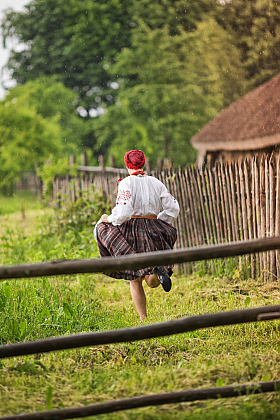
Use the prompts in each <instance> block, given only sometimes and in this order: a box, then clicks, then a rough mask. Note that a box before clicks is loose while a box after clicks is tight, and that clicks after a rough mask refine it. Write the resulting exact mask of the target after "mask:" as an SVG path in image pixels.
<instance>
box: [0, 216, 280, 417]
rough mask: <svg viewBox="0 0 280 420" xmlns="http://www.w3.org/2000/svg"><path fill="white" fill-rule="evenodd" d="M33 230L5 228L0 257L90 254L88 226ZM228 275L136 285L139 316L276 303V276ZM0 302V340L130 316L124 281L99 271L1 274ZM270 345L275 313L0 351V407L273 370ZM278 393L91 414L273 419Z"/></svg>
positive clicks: (153, 318) (130, 322) (233, 379)
mask: <svg viewBox="0 0 280 420" xmlns="http://www.w3.org/2000/svg"><path fill="white" fill-rule="evenodd" d="M34 220H35V219H34ZM7 228H8V226H5V229H6V231H7ZM36 235H39V236H40V233H38V234H36ZM36 235H35V234H34V233H33V234H32V235H30V236H29V235H27V234H26V233H24V234H23V233H22V232H20V231H18V230H16V229H15V228H13V229H12V230H11V232H10V233H9V234H6V236H7V237H6V240H5V241H3V239H2V242H1V244H2V247H1V251H2V254H1V257H2V261H5V263H9V264H12V263H13V261H15V262H26V261H28V260H29V261H30V262H31V261H38V260H39V259H40V258H41V257H42V256H44V257H45V258H42V259H48V258H50V257H52V258H60V257H61V256H62V255H63V254H64V255H65V256H66V257H67V258H69V257H73V256H75V255H76V256H78V257H88V256H90V255H91V256H94V255H95V256H97V249H96V245H95V244H94V243H93V242H92V232H90V231H89V232H88V233H83V234H82V237H79V238H78V241H77V242H75V240H74V239H73V238H74V237H73V234H69V236H68V237H67V238H66V239H65V242H64V243H61V242H60V241H59V240H58V239H57V238H54V237H51V236H50V237H48V236H47V235H45V236H44V235H43V237H42V240H41V241H38V236H36ZM7 243H8V245H7ZM32 243H33V247H32ZM3 244H4V245H5V244H6V246H4V245H3ZM34 244H36V246H34ZM55 247H56V248H55ZM19 248H20V250H19ZM52 251H53V253H52ZM231 264H232V261H231ZM232 277H234V272H233V273H232V275H230V273H228V276H227V277H221V276H220V277H215V276H209V275H206V274H204V273H203V270H199V273H198V274H196V275H191V276H174V278H173V288H172V290H171V292H170V293H168V294H167V293H164V292H163V290H162V289H160V288H158V289H148V288H146V292H147V302H148V319H147V320H146V321H145V324H149V323H155V322H161V321H166V320H171V319H175V318H181V317H185V316H191V315H196V314H205V313H214V312H219V311H226V310H232V309H239V308H240V309H242V308H245V307H257V306H264V305H274V304H278V303H279V297H280V290H279V287H278V284H277V283H267V284H262V283H260V282H258V281H253V280H250V279H249V280H245V279H243V280H242V279H240V278H239V279H238V278H236V277H235V278H234V279H233V278H232ZM0 312H1V316H0V339H1V341H2V343H10V342H17V341H24V340H33V339H37V338H43V337H51V336H57V335H67V334H70V333H76V332H84V331H100V330H110V329H116V328H123V327H134V326H137V325H140V321H139V319H138V315H137V313H136V310H135V308H134V306H133V303H132V301H131V297H130V293H129V284H128V282H125V281H121V280H113V279H110V278H108V277H105V276H104V275H102V274H96V275H74V276H60V277H51V278H41V279H26V280H17V281H15V280H13V281H9V282H8V281H4V282H2V283H1V284H0ZM279 351H280V341H279V321H267V322H261V323H252V324H241V325H235V326H225V327H217V328H209V329H203V330H197V331H194V332H190V333H185V334H180V335H174V336H171V337H162V338H157V339H151V340H144V341H140V342H134V343H122V344H116V345H104V346H97V347H88V348H83V349H74V350H67V351H59V352H54V353H48V354H41V355H36V356H29V357H17V358H12V359H4V360H2V361H0V398H1V404H0V414H1V415H11V414H16V413H24V412H31V411H37V410H45V409H51V408H53V409H56V408H67V407H76V406H83V405H87V404H93V403H97V402H102V401H108V400H111V399H118V398H126V397H133V396H141V395H151V394H153V393H161V392H171V391H180V390H187V389H194V388H206V387H215V386H222V385H234V384H243V383H253V382H256V381H261V380H273V379H279V378H280V354H279ZM279 403H280V399H279V394H278V395H277V394H276V393H270V394H263V395H256V396H244V397H239V398H229V399H224V400H220V399H218V400H213V401H210V400H209V401H203V402H201V401H200V402H199V401H198V402H193V403H184V404H169V405H163V406H160V407H147V408H142V409H137V410H129V411H124V412H119V413H118V412H117V413H112V414H107V415H101V416H97V417H92V418H95V419H97V418H98V419H101V420H105V419H106V420H107V419H137V420H139V419H140V420H141V419H143V420H144V419H145V420H148V419H149V420H152V419H175V420H182V419H191V420H198V419H206V420H207V419H221V420H222V419H223V420H224V419H231V420H233V419H238V420H239V419H244V420H245V419H246V420H247V419H254V420H263V419H272V418H273V419H280V413H279Z"/></svg>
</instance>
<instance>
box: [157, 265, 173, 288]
mask: <svg viewBox="0 0 280 420" xmlns="http://www.w3.org/2000/svg"><path fill="white" fill-rule="evenodd" d="M156 270H157V274H158V278H159V281H160V284H161V285H162V287H163V290H164V291H165V292H169V291H170V290H171V286H172V283H171V278H170V277H169V275H168V274H167V271H166V270H165V268H164V267H162V266H161V267H157V268H156Z"/></svg>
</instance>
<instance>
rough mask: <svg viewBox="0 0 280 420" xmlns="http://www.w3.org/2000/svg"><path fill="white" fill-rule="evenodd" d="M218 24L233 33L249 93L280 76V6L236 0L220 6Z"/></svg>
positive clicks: (259, 0)
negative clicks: (272, 78)
mask: <svg viewBox="0 0 280 420" xmlns="http://www.w3.org/2000/svg"><path fill="white" fill-rule="evenodd" d="M216 18H217V20H218V22H219V23H220V24H221V25H222V26H223V27H224V28H225V29H226V30H227V31H228V32H230V33H232V35H233V37H234V40H235V45H237V47H238V48H239V50H240V52H241V55H242V64H243V67H244V70H245V71H246V78H247V80H248V90H249V89H253V88H255V87H257V86H259V85H260V84H261V83H263V82H266V81H267V80H269V79H270V78H271V77H273V76H275V75H276V74H278V73H279V65H280V57H279V47H280V31H279V24H280V3H279V1H278V0H234V1H229V2H228V1H226V2H225V4H224V5H223V6H220V8H218V11H217V16H216Z"/></svg>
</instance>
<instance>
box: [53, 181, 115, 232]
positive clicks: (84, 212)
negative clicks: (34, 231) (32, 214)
mask: <svg viewBox="0 0 280 420" xmlns="http://www.w3.org/2000/svg"><path fill="white" fill-rule="evenodd" d="M104 213H107V214H109V213H110V204H109V203H108V202H106V201H105V200H104V197H103V194H102V192H100V191H95V187H94V186H93V187H92V188H90V189H88V190H84V191H82V193H81V197H79V198H78V199H77V201H75V202H74V203H72V202H71V201H70V200H69V199H68V198H67V197H62V208H61V209H60V210H59V211H57V212H56V213H55V216H54V217H53V216H51V217H50V219H49V221H48V224H47V225H46V231H48V232H50V233H51V234H52V235H59V236H60V237H62V238H64V237H65V235H68V236H69V234H70V232H73V233H74V235H75V237H76V238H78V237H79V236H80V235H81V234H83V233H84V231H85V230H87V229H89V228H90V229H91V231H92V230H93V227H94V226H95V224H96V223H97V222H98V220H99V219H100V218H101V216H102V214H104Z"/></svg>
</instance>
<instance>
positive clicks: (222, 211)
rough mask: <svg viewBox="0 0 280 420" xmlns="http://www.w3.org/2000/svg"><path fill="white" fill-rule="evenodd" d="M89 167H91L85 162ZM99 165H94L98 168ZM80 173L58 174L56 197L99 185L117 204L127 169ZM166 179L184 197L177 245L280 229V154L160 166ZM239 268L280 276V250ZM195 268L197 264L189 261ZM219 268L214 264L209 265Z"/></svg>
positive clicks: (74, 196) (156, 173)
mask: <svg viewBox="0 0 280 420" xmlns="http://www.w3.org/2000/svg"><path fill="white" fill-rule="evenodd" d="M83 168H84V169H85V168H86V167H83ZM93 169H94V168H93ZM95 169H96V171H94V170H93V171H91V172H87V173H86V172H81V174H83V175H80V176H79V177H76V178H71V177H56V178H55V180H54V198H55V199H58V198H59V196H63V195H65V196H66V195H68V196H69V197H71V199H72V200H73V201H75V200H76V199H77V197H78V196H80V195H81V194H82V191H83V190H85V189H86V188H89V187H90V186H92V184H95V185H96V186H97V187H98V188H99V189H102V190H103V191H104V194H105V195H106V196H107V198H109V200H110V202H111V205H112V206H114V203H115V199H116V193H117V187H116V180H117V179H118V178H122V177H123V176H124V174H125V170H124V169H119V170H117V169H114V168H107V170H106V168H103V169H102V168H101V169H100V167H96V168H95ZM151 175H154V176H156V177H157V178H158V179H160V180H161V181H162V182H163V183H164V184H165V185H166V186H167V187H168V189H169V191H170V192H171V194H173V195H174V196H175V197H176V198H177V199H178V201H179V204H180V208H181V211H180V214H179V217H178V219H177V220H176V221H175V226H176V228H177V229H178V240H177V242H176V244H175V248H177V249H178V248H185V247H194V246H197V245H212V244H217V243H226V242H234V241H244V240H250V239H257V238H265V237H273V236H275V235H276V236H278V235H279V234H280V155H279V156H278V158H277V161H276V159H275V155H274V154H273V153H272V154H269V155H263V156H262V157H261V158H260V157H257V156H256V157H255V158H253V159H252V160H247V159H245V160H244V161H241V162H234V163H231V164H223V163H217V164H216V165H215V167H213V168H209V167H207V166H205V167H204V168H203V169H202V170H199V169H198V168H197V167H196V166H192V165H188V166H187V167H186V168H181V169H169V170H163V171H160V170H156V171H152V172H151ZM236 265H237V267H239V268H240V269H241V268H244V266H245V268H246V270H247V274H248V276H250V277H252V278H258V277H261V279H262V280H263V281H266V280H268V279H270V280H275V279H276V278H278V277H279V276H280V264H279V251H278V250H277V251H275V250H273V251H270V252H264V253H262V254H260V255H251V256H250V257H243V258H239V259H237V263H236ZM181 268H182V269H183V271H184V272H191V271H192V270H193V269H194V264H183V265H181ZM208 268H209V269H210V270H212V271H215V266H214V265H213V263H211V264H210V266H208Z"/></svg>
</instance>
